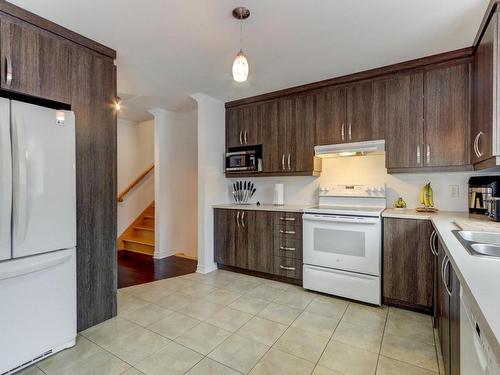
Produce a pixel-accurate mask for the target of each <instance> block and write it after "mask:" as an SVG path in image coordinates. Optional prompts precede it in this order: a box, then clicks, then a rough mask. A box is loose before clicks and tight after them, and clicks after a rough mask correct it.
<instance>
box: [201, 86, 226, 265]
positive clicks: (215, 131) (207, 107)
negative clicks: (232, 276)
mask: <svg viewBox="0 0 500 375" xmlns="http://www.w3.org/2000/svg"><path fill="white" fill-rule="evenodd" d="M192 98H193V99H195V100H196V101H197V103H198V208H199V209H198V268H197V272H200V273H207V272H211V271H213V270H214V269H215V268H216V265H215V263H214V247H213V245H214V227H213V223H214V219H213V209H212V205H214V204H217V203H228V202H229V195H228V193H227V191H226V190H227V189H226V186H227V184H228V183H229V181H228V180H226V179H225V178H224V173H223V154H224V147H225V146H224V142H225V109H224V103H223V102H221V101H219V100H216V99H214V98H212V97H210V96H207V95H204V94H195V95H192Z"/></svg>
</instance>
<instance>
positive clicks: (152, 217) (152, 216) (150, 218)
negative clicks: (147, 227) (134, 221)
mask: <svg viewBox="0 0 500 375" xmlns="http://www.w3.org/2000/svg"><path fill="white" fill-rule="evenodd" d="M143 219H149V220H154V219H155V217H154V215H144V216H143Z"/></svg>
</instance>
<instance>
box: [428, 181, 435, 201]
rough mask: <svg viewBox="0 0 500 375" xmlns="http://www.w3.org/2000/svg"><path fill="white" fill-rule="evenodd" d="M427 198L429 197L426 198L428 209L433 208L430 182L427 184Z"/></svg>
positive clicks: (432, 192)
mask: <svg viewBox="0 0 500 375" xmlns="http://www.w3.org/2000/svg"><path fill="white" fill-rule="evenodd" d="M427 196H428V197H429V198H428V203H429V207H434V191H433V190H432V187H431V183H430V182H429V183H428V184H427Z"/></svg>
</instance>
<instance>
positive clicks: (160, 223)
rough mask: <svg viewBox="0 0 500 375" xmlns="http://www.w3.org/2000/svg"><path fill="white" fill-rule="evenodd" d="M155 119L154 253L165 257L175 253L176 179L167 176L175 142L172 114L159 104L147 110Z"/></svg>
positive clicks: (171, 162)
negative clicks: (171, 128) (170, 128)
mask: <svg viewBox="0 0 500 375" xmlns="http://www.w3.org/2000/svg"><path fill="white" fill-rule="evenodd" d="M149 113H151V114H152V115H153V116H154V122H155V141H154V148H155V152H154V154H155V253H154V258H157V259H159V258H165V257H168V256H170V255H174V254H175V249H174V246H173V239H174V235H175V233H173V228H174V222H173V220H174V218H175V215H174V214H175V212H173V211H174V205H173V204H172V202H173V200H174V199H175V186H174V185H173V184H175V179H173V178H171V176H169V171H171V170H172V164H173V163H175V155H171V154H170V153H171V150H172V149H173V148H172V147H171V145H172V143H174V142H175V139H174V137H173V133H174V132H172V131H169V127H171V126H173V124H172V123H173V114H172V113H171V112H169V111H167V110H164V109H161V108H155V109H151V110H150V111H149Z"/></svg>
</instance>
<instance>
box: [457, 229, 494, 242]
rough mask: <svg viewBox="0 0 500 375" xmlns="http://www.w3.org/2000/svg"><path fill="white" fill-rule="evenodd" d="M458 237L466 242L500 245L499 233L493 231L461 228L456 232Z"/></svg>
mask: <svg viewBox="0 0 500 375" xmlns="http://www.w3.org/2000/svg"><path fill="white" fill-rule="evenodd" d="M458 234H459V235H460V237H462V238H463V239H464V240H465V241H468V242H479V243H486V244H493V245H500V233H495V232H475V231H470V230H461V231H459V232H458Z"/></svg>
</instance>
